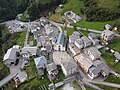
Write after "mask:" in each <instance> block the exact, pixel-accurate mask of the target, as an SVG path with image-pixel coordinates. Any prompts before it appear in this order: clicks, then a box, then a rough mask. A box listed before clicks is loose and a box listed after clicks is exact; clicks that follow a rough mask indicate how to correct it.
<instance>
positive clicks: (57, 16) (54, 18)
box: [49, 14, 63, 23]
mask: <svg viewBox="0 0 120 90" xmlns="http://www.w3.org/2000/svg"><path fill="white" fill-rule="evenodd" d="M49 19H50V20H52V21H55V22H60V23H63V20H62V17H61V15H60V14H52V15H50V16H49Z"/></svg>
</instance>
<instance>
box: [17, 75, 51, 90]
mask: <svg viewBox="0 0 120 90" xmlns="http://www.w3.org/2000/svg"><path fill="white" fill-rule="evenodd" d="M49 84H50V81H49V79H48V77H47V74H45V75H44V76H43V79H42V78H41V77H40V76H37V77H35V78H33V79H31V80H29V81H27V82H25V83H23V84H21V85H20V86H19V87H18V90H26V89H27V90H39V87H41V86H43V85H45V86H46V88H48V85H49Z"/></svg>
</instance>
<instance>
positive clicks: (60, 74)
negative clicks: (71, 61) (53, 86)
mask: <svg viewBox="0 0 120 90" xmlns="http://www.w3.org/2000/svg"><path fill="white" fill-rule="evenodd" d="M58 76H59V77H60V80H53V82H54V83H58V82H60V81H63V80H64V79H65V75H64V74H63V71H62V70H60V71H59V73H58Z"/></svg>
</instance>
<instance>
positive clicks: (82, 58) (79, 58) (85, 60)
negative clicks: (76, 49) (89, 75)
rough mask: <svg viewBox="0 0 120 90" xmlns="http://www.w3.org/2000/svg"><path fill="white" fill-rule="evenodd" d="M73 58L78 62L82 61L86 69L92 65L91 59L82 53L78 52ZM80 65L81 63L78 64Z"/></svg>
mask: <svg viewBox="0 0 120 90" xmlns="http://www.w3.org/2000/svg"><path fill="white" fill-rule="evenodd" d="M74 59H75V60H76V61H77V62H79V63H83V64H84V66H86V69H87V70H89V68H90V67H91V66H93V63H92V61H91V60H90V59H89V58H87V57H86V56H85V55H84V54H79V55H77V56H75V57H74ZM80 66H81V64H80ZM81 67H82V66H81Z"/></svg>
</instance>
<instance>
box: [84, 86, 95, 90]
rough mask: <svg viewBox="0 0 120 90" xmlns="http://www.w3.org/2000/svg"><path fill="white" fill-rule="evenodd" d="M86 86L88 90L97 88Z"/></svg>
mask: <svg viewBox="0 0 120 90" xmlns="http://www.w3.org/2000/svg"><path fill="white" fill-rule="evenodd" d="M85 88H86V90H95V89H93V88H92V87H89V86H86V87H85Z"/></svg>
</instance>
